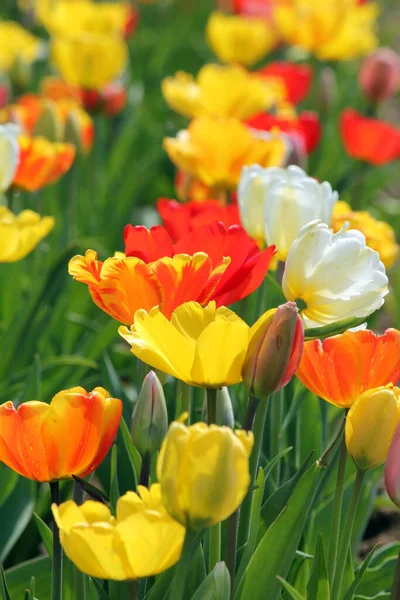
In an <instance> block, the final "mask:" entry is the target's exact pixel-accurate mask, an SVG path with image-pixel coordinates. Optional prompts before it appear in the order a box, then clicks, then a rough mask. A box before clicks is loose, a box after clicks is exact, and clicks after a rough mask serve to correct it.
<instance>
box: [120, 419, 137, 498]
mask: <svg viewBox="0 0 400 600" xmlns="http://www.w3.org/2000/svg"><path fill="white" fill-rule="evenodd" d="M118 434H119V435H120V437H121V441H122V446H123V448H124V450H125V452H126V454H127V456H128V459H129V464H130V467H131V473H130V476H131V478H132V487H131V489H133V490H135V489H136V487H137V481H138V475H139V473H140V469H141V467H142V459H141V457H140V454H139V452H138V451H137V450H136V448H135V446H134V445H133V442H132V440H131V434H130V431H129V429H128V425H127V424H126V423H125V420H124V419H123V418H122V419H121V422H120V425H119V432H118Z"/></svg>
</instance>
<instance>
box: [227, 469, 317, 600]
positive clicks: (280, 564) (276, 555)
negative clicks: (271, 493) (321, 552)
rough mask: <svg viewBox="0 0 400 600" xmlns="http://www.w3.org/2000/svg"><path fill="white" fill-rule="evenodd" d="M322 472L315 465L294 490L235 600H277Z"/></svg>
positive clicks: (251, 565) (252, 564) (260, 545)
mask: <svg viewBox="0 0 400 600" xmlns="http://www.w3.org/2000/svg"><path fill="white" fill-rule="evenodd" d="M319 474H320V469H319V468H318V467H316V466H315V465H312V466H311V467H310V468H309V469H308V471H306V473H304V475H303V476H302V477H301V479H300V481H298V483H297V485H296V486H295V488H294V490H293V492H292V494H291V495H290V498H289V500H288V501H287V503H286V505H285V506H284V508H283V510H282V511H281V513H280V514H279V515H278V517H277V518H276V519H275V521H274V522H273V523H272V525H271V526H270V527H269V528H268V530H267V532H266V533H265V535H264V536H263V538H262V540H261V542H260V543H259V545H258V547H257V549H256V551H255V553H254V554H253V557H252V559H251V561H250V563H249V565H248V567H247V569H246V572H245V575H244V577H243V579H242V582H241V584H240V586H239V589H238V591H237V593H236V594H235V600H248V599H249V598H251V600H265V594H266V593H267V592H268V600H277V598H278V596H279V593H280V584H279V581H278V580H277V577H278V576H280V577H282V578H285V577H286V575H287V573H288V572H289V569H290V566H291V564H292V562H293V559H294V557H295V554H296V550H297V548H298V545H299V542H300V538H301V535H302V533H303V529H304V525H305V523H306V520H307V516H308V513H309V510H310V508H311V505H312V502H313V500H314V495H315V491H316V484H317V482H318V479H319Z"/></svg>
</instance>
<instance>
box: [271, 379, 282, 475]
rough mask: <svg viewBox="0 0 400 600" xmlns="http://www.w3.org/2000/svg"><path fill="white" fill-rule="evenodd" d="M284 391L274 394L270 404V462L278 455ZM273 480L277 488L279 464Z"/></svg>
mask: <svg viewBox="0 0 400 600" xmlns="http://www.w3.org/2000/svg"><path fill="white" fill-rule="evenodd" d="M284 394H285V390H284V389H281V390H280V391H279V392H277V393H276V394H274V397H273V401H272V403H271V418H270V436H269V458H270V460H272V459H273V458H275V456H277V455H278V454H279V451H280V448H281V439H280V435H281V426H282V415H283V402H284V397H285V396H284ZM271 475H272V477H273V478H274V480H275V482H276V485H277V487H278V486H279V479H280V463H278V464H277V465H276V467H275V468H274V469H273V471H272V473H271Z"/></svg>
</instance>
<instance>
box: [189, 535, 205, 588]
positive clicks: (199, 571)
mask: <svg viewBox="0 0 400 600" xmlns="http://www.w3.org/2000/svg"><path fill="white" fill-rule="evenodd" d="M206 575H207V571H206V564H205V561H204V554H203V546H202V545H201V544H200V543H199V544H198V546H197V548H196V551H195V553H194V556H193V558H192V562H191V564H190V569H189V574H188V578H187V583H186V593H187V595H188V596H189V597H191V596H192V594H194V593H195V591H196V590H197V589H198V588H199V586H200V585H201V583H202V582H203V581H204V579H205V578H206Z"/></svg>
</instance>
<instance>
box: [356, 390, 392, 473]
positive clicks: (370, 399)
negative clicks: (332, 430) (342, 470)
mask: <svg viewBox="0 0 400 600" xmlns="http://www.w3.org/2000/svg"><path fill="white" fill-rule="evenodd" d="M399 417H400V389H399V388H397V387H393V386H392V385H391V384H390V385H387V386H383V387H378V388H375V389H372V390H367V391H366V392H364V393H363V394H361V396H359V397H358V398H357V400H356V401H355V402H354V404H353V405H352V407H351V408H350V410H349V412H348V415H347V418H346V428H345V436H346V446H347V450H348V452H349V454H350V455H351V457H352V459H353V460H354V462H355V463H356V465H357V467H358V468H359V469H360V470H361V471H367V470H369V469H374V468H375V467H378V466H379V465H381V464H382V463H384V462H385V460H386V457H387V455H388V452H389V448H390V444H391V443H392V439H393V436H394V433H395V431H396V427H397V424H398V422H399Z"/></svg>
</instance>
